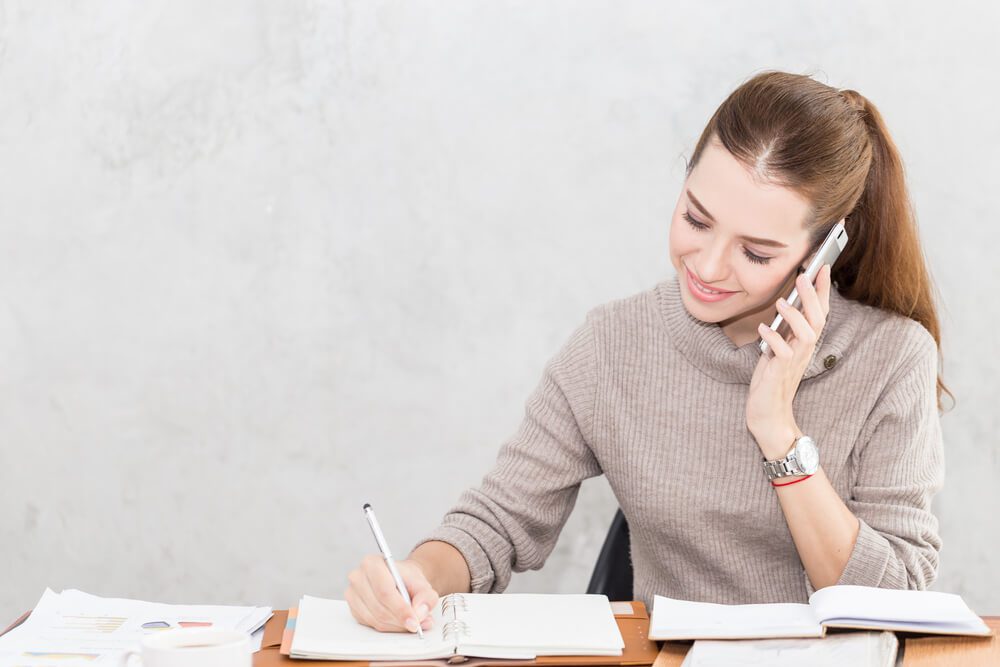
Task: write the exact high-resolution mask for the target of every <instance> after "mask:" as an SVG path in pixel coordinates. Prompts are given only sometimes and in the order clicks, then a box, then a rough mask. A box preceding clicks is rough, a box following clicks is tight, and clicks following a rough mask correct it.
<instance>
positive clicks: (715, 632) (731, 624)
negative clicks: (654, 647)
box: [649, 595, 823, 640]
mask: <svg viewBox="0 0 1000 667" xmlns="http://www.w3.org/2000/svg"><path fill="white" fill-rule="evenodd" d="M822 636H823V628H822V626H821V625H820V624H819V623H818V622H817V620H816V618H815V616H814V615H813V610H812V609H811V608H810V607H809V605H807V604H794V603H788V604H733V605H730V604H713V603H711V602H688V601H685V600H675V599H673V598H667V597H663V596H660V595H657V596H655V597H654V599H653V615H652V618H651V619H650V623H649V638H650V639H656V640H679V639H756V638H763V637H822Z"/></svg>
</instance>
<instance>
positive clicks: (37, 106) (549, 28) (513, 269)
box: [0, 0, 1000, 619]
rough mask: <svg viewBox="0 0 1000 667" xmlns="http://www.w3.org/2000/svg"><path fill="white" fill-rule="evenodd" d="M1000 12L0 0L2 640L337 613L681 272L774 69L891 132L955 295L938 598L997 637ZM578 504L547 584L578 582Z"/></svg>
mask: <svg viewBox="0 0 1000 667" xmlns="http://www.w3.org/2000/svg"><path fill="white" fill-rule="evenodd" d="M998 21H1000V12H998V10H997V9H996V7H995V6H994V5H988V4H987V5H983V4H981V3H975V2H959V3H950V4H949V5H948V7H947V8H946V9H942V8H940V6H938V5H934V4H932V3H917V4H914V3H904V2H894V3H866V2H842V3H827V2H815V3H803V2H796V1H788V2H782V3H774V4H772V5H769V6H768V7H767V8H762V6H761V4H760V3H740V2H731V3H654V2H606V3H600V2H523V3H508V2H503V3H502V2H469V1H465V0H455V1H449V2H434V3H430V2H424V3H420V2H397V3H386V2H331V3H318V2H287V1H285V0H273V1H271V2H265V1H263V0H258V1H256V2H235V1H233V2H206V1H205V0H198V1H192V0H186V1H179V0H147V1H145V2H142V3H135V2H126V1H124V0H115V1H105V2H100V3H76V2H54V1H51V0H23V1H21V2H0V206H2V208H0V573H2V574H0V619H6V618H9V617H13V616H14V615H15V614H17V613H19V612H20V611H22V610H24V609H26V608H29V607H30V606H31V605H32V604H34V602H35V601H36V600H37V598H38V596H39V595H40V593H41V592H42V590H43V589H44V587H45V586H50V587H53V588H55V589H57V590H58V589H61V588H63V587H77V588H82V589H84V590H87V591H91V592H94V593H98V594H104V595H116V596H134V597H140V598H147V599H157V600H164V601H188V602H218V603H224V602H231V603H237V602H247V603H249V602H255V603H262V604H267V603H270V604H273V605H275V606H277V607H284V606H287V605H289V604H290V603H292V602H294V601H295V600H297V598H298V597H299V596H300V595H301V594H303V593H306V592H308V593H312V594H317V595H340V594H341V593H342V591H343V587H344V585H345V575H346V573H347V571H348V570H349V569H350V568H351V567H352V566H353V565H354V564H355V563H356V562H357V560H358V559H359V558H360V556H361V555H362V554H363V553H365V552H368V551H370V550H371V549H372V544H371V536H370V534H369V533H368V531H367V527H366V526H365V523H364V521H363V518H362V514H361V511H360V508H361V504H362V503H363V502H366V501H369V502H372V503H373V504H374V505H375V506H376V507H377V508H378V510H379V512H380V517H381V519H382V522H383V524H384V527H385V529H386V532H387V534H388V535H389V537H390V540H391V542H392V543H393V544H394V545H395V547H396V550H397V551H399V552H405V550H406V549H407V548H408V547H409V546H410V545H412V543H413V542H415V541H416V540H417V539H418V538H419V537H420V536H421V535H422V534H424V533H425V532H426V531H427V530H429V529H430V528H431V527H432V526H433V525H435V523H436V522H437V521H438V520H439V518H440V516H441V515H442V513H443V512H444V511H445V510H446V509H447V507H448V506H449V505H450V503H451V502H452V501H453V500H454V499H455V498H456V496H457V495H458V493H459V492H460V491H461V490H462V489H463V488H464V487H466V486H467V485H469V484H472V483H475V482H476V481H478V479H479V478H480V476H481V475H482V474H483V473H484V472H485V471H486V469H487V468H488V466H489V465H490V463H491V462H492V460H493V458H494V456H495V454H496V451H497V448H498V447H499V445H500V443H501V442H502V441H503V440H504V439H505V438H506V437H507V436H509V435H510V434H511V433H513V431H514V429H515V428H516V426H517V424H518V422H519V420H520V417H521V414H522V410H523V405H524V400H525V398H526V397H527V396H528V394H529V393H530V391H531V390H532V388H533V387H534V386H535V383H536V382H537V381H538V378H539V376H540V373H541V369H542V366H543V365H544V363H545V360H546V359H548V358H549V356H550V355H551V354H553V353H554V352H555V351H556V349H557V348H558V347H559V346H560V345H561V343H562V342H563V341H564V340H565V338H566V337H567V336H568V334H569V332H570V331H571V330H572V329H573V328H574V327H575V326H576V324H577V323H579V322H580V321H582V318H583V316H584V314H585V313H586V311H587V310H588V309H589V308H591V307H593V306H595V305H597V304H599V303H602V302H604V301H608V300H610V299H614V298H619V297H623V296H626V295H629V294H633V293H635V292H638V291H640V290H644V289H647V288H648V287H650V286H652V285H653V284H654V283H655V282H657V281H659V280H661V279H663V278H664V277H666V276H667V275H669V272H670V269H669V264H668V261H667V256H666V244H667V222H668V218H669V213H670V211H671V210H672V207H673V204H674V202H675V200H676V197H677V195H678V192H679V186H680V183H681V181H682V179H683V168H684V156H685V155H689V154H690V151H691V150H692V148H693V147H694V143H695V141H696V139H697V137H698V135H699V133H700V132H701V130H702V127H703V126H704V123H705V122H706V121H707V120H708V117H709V116H710V114H711V113H712V111H713V110H714V109H715V107H716V106H717V105H718V104H719V103H720V102H721V101H722V99H723V98H724V97H725V96H726V95H727V94H728V93H729V92H730V91H731V90H732V89H733V88H734V87H736V86H737V85H738V84H739V83H740V82H741V81H743V80H744V79H746V78H747V77H749V76H751V75H752V74H753V73H755V72H757V71H759V70H761V69H766V68H781V69H787V70H790V71H796V72H811V73H816V75H817V77H818V78H819V79H821V80H823V81H825V82H827V83H830V84H832V85H836V86H839V87H854V88H856V89H858V90H859V91H861V92H862V93H864V94H866V95H867V96H869V97H870V98H871V99H872V100H874V101H875V103H876V104H877V105H878V106H879V108H880V109H881V110H882V111H883V113H884V115H885V117H886V120H887V122H888V124H889V126H890V128H892V130H893V132H894V133H895V137H896V139H897V141H898V143H899V146H900V149H901V151H902V153H903V156H904V158H905V160H906V165H907V168H908V173H909V177H910V183H911V187H912V190H913V196H914V199H915V203H916V206H917V209H918V212H919V216H920V222H921V226H922V233H923V235H924V240H925V242H926V249H927V254H928V257H929V260H930V262H931V264H932V266H933V270H934V273H935V276H936V278H937V281H938V284H939V286H940V289H941V295H942V298H943V302H944V304H945V312H944V332H945V341H946V347H945V360H946V366H945V369H946V378H947V380H948V382H949V384H950V386H951V388H952V389H953V390H954V391H955V393H956V394H957V396H958V399H959V403H958V408H957V409H956V410H954V411H953V412H952V413H950V414H948V415H947V416H946V417H944V420H943V424H944V428H945V433H946V439H947V451H948V483H947V485H946V488H945V490H944V492H943V493H942V494H941V495H940V496H939V500H938V502H937V505H936V506H937V509H938V511H939V513H940V517H941V519H942V524H943V525H942V534H943V537H944V543H945V546H944V551H943V553H942V569H941V577H940V580H939V584H938V588H940V589H942V590H949V591H955V592H958V593H961V594H962V595H964V596H965V597H966V599H967V600H968V601H969V602H970V604H972V605H973V607H974V608H975V609H976V610H977V611H979V612H980V613H988V612H992V613H994V614H998V613H1000V568H998V567H997V563H998V559H997V557H996V556H995V554H997V553H998V552H1000V534H998V528H997V525H998V522H997V520H996V515H997V510H998V509H1000V491H998V485H997V484H996V483H995V480H996V479H997V476H998V475H1000V447H998V444H997V435H996V434H997V433H998V431H1000V423H998V417H997V415H998V410H997V409H996V406H995V403H994V401H995V397H996V395H997V393H998V389H1000V381H998V379H997V377H998V374H1000V360H998V355H997V352H996V345H995V342H994V340H995V338H994V336H993V332H994V331H995V330H996V328H997V326H998V325H1000V300H998V299H997V298H996V290H997V288H998V286H1000V285H998V279H997V273H996V269H995V266H996V263H995V259H994V258H995V250H994V248H995V247H996V245H997V243H998V242H1000V231H998V225H997V224H996V217H997V204H996V196H995V195H996V186H997V183H998V182H1000V178H998V177H1000V174H998V166H997V165H998V162H997V157H996V156H997V149H998V148H1000V142H998V129H997V124H996V122H995V114H996V108H997V105H998V103H1000V98H998V93H997V89H996V86H995V82H996V71H995V65H996V64H997V62H1000V58H998V55H1000V54H998V48H997V39H996V34H995V26H996V25H997V23H998ZM613 511H614V504H613V499H612V497H611V495H610V493H609V492H608V490H607V488H606V485H605V484H604V482H603V481H600V480H597V481H593V482H590V483H588V484H586V485H585V488H584V493H583V494H582V496H581V500H580V503H579V505H578V508H577V511H576V512H575V513H574V516H573V518H572V519H571V522H570V525H569V527H568V528H567V530H566V531H565V533H564V535H563V537H562V539H561V541H560V543H559V546H558V547H557V550H556V553H555V554H554V555H553V557H552V559H551V560H550V563H549V565H548V566H547V567H546V568H545V569H544V570H542V571H541V572H537V573H530V574H527V575H522V576H520V577H518V578H515V583H514V587H513V588H514V589H515V590H527V589H536V590H560V591H571V590H582V589H583V587H584V586H585V585H586V581H587V578H588V576H589V572H590V568H591V565H592V563H593V560H594V557H595V555H596V552H597V549H598V548H599V546H600V541H601V539H602V538H603V534H604V531H605V529H606V526H607V523H608V521H609V520H610V518H611V515H612V513H613Z"/></svg>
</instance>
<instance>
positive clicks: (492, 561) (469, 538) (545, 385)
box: [418, 317, 601, 593]
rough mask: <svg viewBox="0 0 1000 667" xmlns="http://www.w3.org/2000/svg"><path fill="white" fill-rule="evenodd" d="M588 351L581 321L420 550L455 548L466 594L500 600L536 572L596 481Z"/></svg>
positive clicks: (590, 336) (588, 336)
mask: <svg viewBox="0 0 1000 667" xmlns="http://www.w3.org/2000/svg"><path fill="white" fill-rule="evenodd" d="M594 350H595V347H594V333H593V328H592V325H591V323H590V318H589V317H588V320H587V321H586V322H585V323H584V324H583V325H581V326H580V327H579V328H578V329H577V330H576V331H575V332H574V333H573V335H572V336H571V337H570V339H569V340H568V341H567V342H566V343H565V345H564V346H563V347H562V349H561V350H560V351H559V352H558V353H557V354H556V355H555V356H554V357H553V358H552V359H551V360H549V362H548V363H547V364H546V366H545V370H544V372H543V374H542V378H541V381H540V382H539V384H538V386H537V387H536V389H535V390H534V392H533V393H532V395H531V396H530V397H529V399H528V401H527V404H526V406H525V415H524V419H523V420H522V422H521V425H520V427H519V428H518V429H517V431H516V432H515V434H514V435H513V436H512V437H511V438H510V439H508V440H507V441H506V442H505V443H504V444H503V446H502V447H501V449H500V453H499V455H498V457H497V461H496V464H495V465H494V467H493V469H492V470H490V471H489V473H488V474H487V475H486V476H485V477H484V478H483V480H482V482H481V484H480V485H479V487H477V488H472V489H469V490H467V491H465V492H464V493H463V494H462V495H461V497H460V498H459V500H458V502H457V504H456V505H455V506H454V507H452V509H451V510H450V511H449V512H448V514H446V515H445V517H444V520H443V522H442V524H441V525H440V526H439V527H438V528H437V529H436V530H435V531H433V532H432V533H431V535H430V536H428V537H427V538H426V539H425V540H423V541H422V542H421V543H420V544H422V543H423V542H427V541H430V540H439V541H442V542H447V543H448V544H451V545H452V546H454V547H455V548H456V549H458V550H459V551H460V552H461V553H462V555H463V556H464V557H465V560H466V562H467V563H468V565H469V572H470V574H471V577H472V586H471V587H472V592H473V593H499V592H501V591H503V590H504V589H505V588H506V587H507V584H508V583H509V582H510V577H511V572H512V571H513V572H523V571H525V570H529V569H538V568H540V567H541V566H542V565H543V564H544V563H545V560H546V558H547V557H548V555H549V553H551V551H552V549H553V547H554V546H555V543H556V539H557V538H558V536H559V532H560V531H561V530H562V527H563V525H564V524H565V523H566V519H567V518H568V517H569V514H570V511H571V510H572V509H573V505H574V504H575V503H576V497H577V493H578V492H579V489H580V483H581V482H582V481H583V480H584V479H587V478H589V477H595V476H597V475H599V474H601V468H600V465H599V464H598V462H597V459H596V458H595V457H594V455H593V452H592V451H591V449H590V445H589V444H588V440H589V439H590V437H591V430H592V418H593V412H594V397H595V394H596V387H597V372H596V360H595V351H594ZM418 546H419V544H418Z"/></svg>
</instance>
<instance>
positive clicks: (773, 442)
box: [753, 422, 802, 461]
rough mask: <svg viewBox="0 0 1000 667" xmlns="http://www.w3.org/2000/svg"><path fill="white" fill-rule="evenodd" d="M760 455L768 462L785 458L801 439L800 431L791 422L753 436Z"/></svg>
mask: <svg viewBox="0 0 1000 667" xmlns="http://www.w3.org/2000/svg"><path fill="white" fill-rule="evenodd" d="M753 436H754V439H755V440H756V441H757V446H758V447H760V451H761V453H762V454H763V455H764V458H765V459H767V460H768V461H776V460H778V459H783V458H785V455H787V454H788V450H790V449H791V448H792V446H793V445H794V444H795V441H796V440H798V439H799V438H801V437H802V431H801V430H799V427H798V426H797V425H796V424H795V423H794V422H793V423H791V424H784V425H781V426H778V427H773V428H769V429H765V430H761V431H760V433H759V434H758V433H754V434H753Z"/></svg>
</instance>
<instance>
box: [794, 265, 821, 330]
mask: <svg viewBox="0 0 1000 667" xmlns="http://www.w3.org/2000/svg"><path fill="white" fill-rule="evenodd" d="M820 273H822V269H821V270H820ZM795 287H796V289H798V291H799V296H800V297H801V299H802V314H803V315H805V318H806V321H807V322H809V326H811V327H812V329H813V331H815V332H816V335H817V336H818V335H819V332H820V331H822V330H823V325H824V324H825V323H826V318H825V316H824V315H823V305H822V304H821V303H820V298H819V295H818V294H817V293H816V288H815V287H814V286H813V284H812V283H811V282H809V279H808V278H806V276H805V274H804V273H803V274H802V275H800V276H799V277H798V278H797V279H796V284H795Z"/></svg>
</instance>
